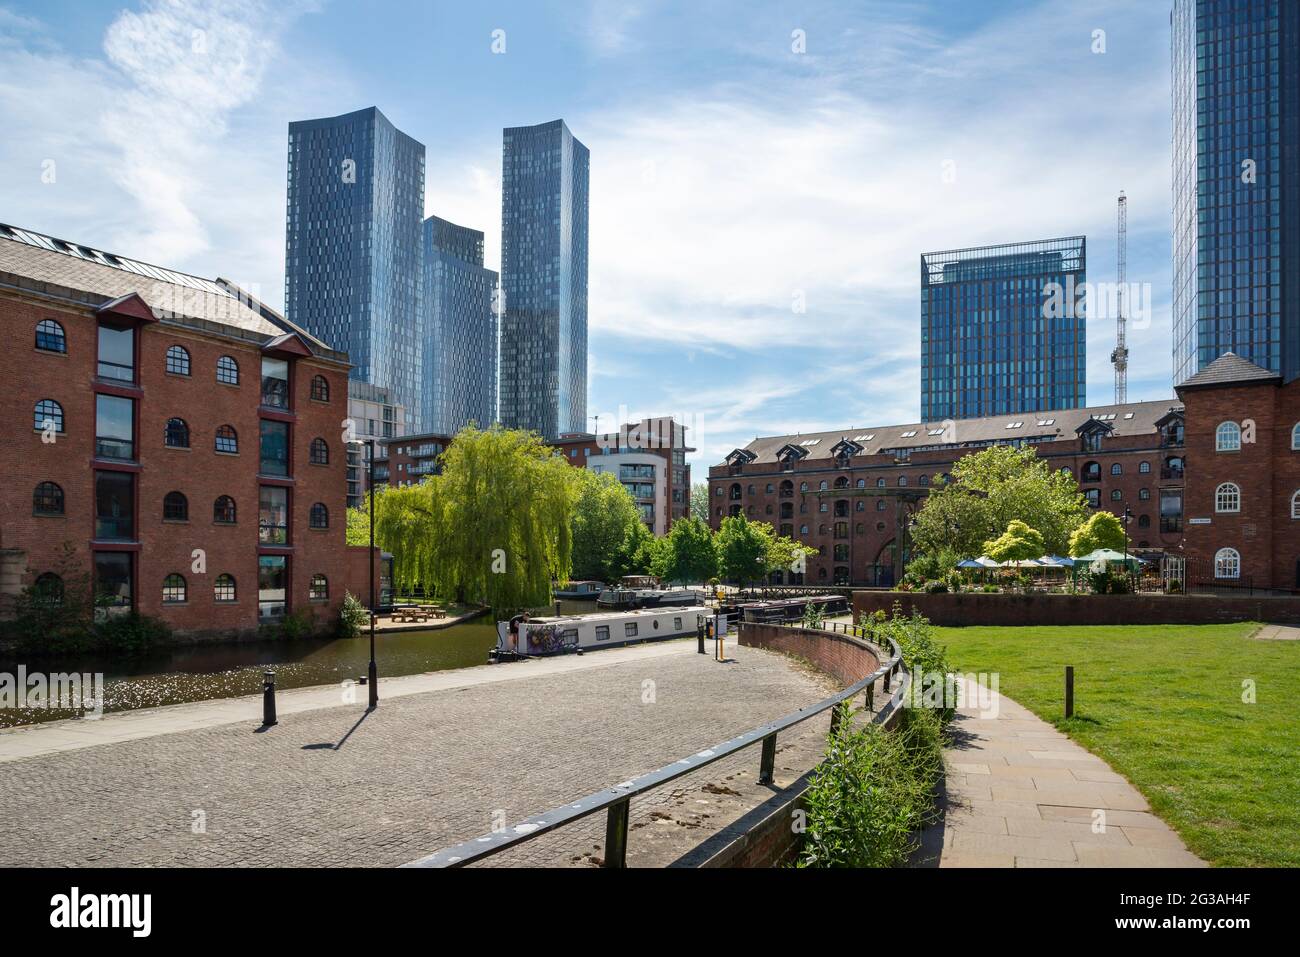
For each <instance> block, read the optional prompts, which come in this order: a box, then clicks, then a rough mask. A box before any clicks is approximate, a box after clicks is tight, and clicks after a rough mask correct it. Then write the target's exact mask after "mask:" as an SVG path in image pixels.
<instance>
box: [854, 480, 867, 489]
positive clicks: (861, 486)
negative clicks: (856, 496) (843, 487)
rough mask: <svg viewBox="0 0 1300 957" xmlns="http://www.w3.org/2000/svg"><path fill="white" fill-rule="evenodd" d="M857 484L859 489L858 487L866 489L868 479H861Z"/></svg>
mask: <svg viewBox="0 0 1300 957" xmlns="http://www.w3.org/2000/svg"><path fill="white" fill-rule="evenodd" d="M856 484H857V487H858V488H866V487H867V480H866V479H863V478H860V479H858V481H857V483H856Z"/></svg>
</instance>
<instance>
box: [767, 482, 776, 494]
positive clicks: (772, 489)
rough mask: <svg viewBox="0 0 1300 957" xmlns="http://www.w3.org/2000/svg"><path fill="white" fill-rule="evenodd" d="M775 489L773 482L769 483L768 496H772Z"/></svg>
mask: <svg viewBox="0 0 1300 957" xmlns="http://www.w3.org/2000/svg"><path fill="white" fill-rule="evenodd" d="M774 488H775V487H774V486H773V485H772V483H771V482H768V483H767V494H768V495H771V494H772V492H773V491H774Z"/></svg>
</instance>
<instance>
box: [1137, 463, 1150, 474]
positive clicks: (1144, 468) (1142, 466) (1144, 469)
mask: <svg viewBox="0 0 1300 957" xmlns="http://www.w3.org/2000/svg"><path fill="white" fill-rule="evenodd" d="M1150 471H1151V463H1150V462H1139V463H1138V472H1140V473H1141V474H1143V475H1146V474H1147V473H1149V472H1150Z"/></svg>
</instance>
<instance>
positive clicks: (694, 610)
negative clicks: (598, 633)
mask: <svg viewBox="0 0 1300 957" xmlns="http://www.w3.org/2000/svg"><path fill="white" fill-rule="evenodd" d="M669 614H673V615H687V614H695V615H708V616H709V617H710V618H712V617H713V609H712V608H709V607H708V606H707V605H675V606H672V607H669V608H637V609H635V610H626V611H598V612H594V613H593V614H590V615H559V616H556V615H538V616H534V617H530V618H527V619H525V620H524V621H522V622H520V624H522V625H560V624H569V623H572V624H581V623H582V622H588V621H596V622H602V621H612V620H619V621H621V620H623V619H626V618H649V617H653V616H655V615H669Z"/></svg>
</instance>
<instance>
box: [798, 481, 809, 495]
mask: <svg viewBox="0 0 1300 957" xmlns="http://www.w3.org/2000/svg"><path fill="white" fill-rule="evenodd" d="M799 491H800V492H801V493H802V492H807V491H808V483H807V482H800V483H799Z"/></svg>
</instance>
